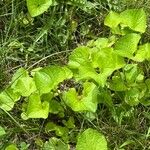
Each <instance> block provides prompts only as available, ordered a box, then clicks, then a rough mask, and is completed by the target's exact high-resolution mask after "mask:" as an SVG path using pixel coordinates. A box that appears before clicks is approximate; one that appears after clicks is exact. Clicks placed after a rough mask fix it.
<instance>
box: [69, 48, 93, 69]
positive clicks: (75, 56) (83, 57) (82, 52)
mask: <svg viewBox="0 0 150 150" xmlns="http://www.w3.org/2000/svg"><path fill="white" fill-rule="evenodd" d="M89 51H90V48H88V47H86V46H80V47H78V48H76V49H75V50H74V51H73V52H72V53H71V55H70V57H69V62H68V65H69V67H70V68H73V69H76V68H78V67H80V66H81V65H83V64H84V63H85V62H87V61H88V60H89V57H90V54H89Z"/></svg>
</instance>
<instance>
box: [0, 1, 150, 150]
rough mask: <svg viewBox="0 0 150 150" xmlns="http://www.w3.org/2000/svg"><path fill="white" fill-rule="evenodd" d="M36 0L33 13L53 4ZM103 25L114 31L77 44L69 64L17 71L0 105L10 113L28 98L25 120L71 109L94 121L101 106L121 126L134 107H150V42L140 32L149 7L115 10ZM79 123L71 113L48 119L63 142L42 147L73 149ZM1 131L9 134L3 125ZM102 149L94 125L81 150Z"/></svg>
mask: <svg viewBox="0 0 150 150" xmlns="http://www.w3.org/2000/svg"><path fill="white" fill-rule="evenodd" d="M37 2H39V1H31V0H27V5H28V9H29V12H30V14H31V16H37V15H39V14H41V13H43V12H44V11H45V10H46V9H48V7H49V6H50V5H52V4H53V3H52V2H53V1H50V0H47V1H46V0H45V1H42V3H43V2H44V3H45V5H41V4H38V3H37ZM40 5H41V6H40ZM39 7H40V8H39ZM37 8H38V12H37ZM104 24H105V25H106V26H108V27H110V29H111V32H112V35H111V36H110V37H108V38H106V37H104V38H98V39H96V40H91V41H89V42H88V43H87V44H86V45H85V46H79V47H77V48H76V49H74V50H73V52H72V53H71V55H70V56H69V59H68V63H67V64H66V65H65V66H58V65H51V66H47V67H43V68H35V69H33V70H31V71H28V69H24V68H20V69H18V70H17V72H16V73H15V74H14V75H13V77H12V80H11V82H10V85H9V86H8V87H7V88H6V89H5V90H4V91H2V92H1V93H0V108H1V109H2V110H4V111H5V112H7V111H11V110H12V109H13V108H14V106H15V103H17V101H19V100H23V101H22V113H21V117H22V119H24V120H27V119H32V118H43V119H46V118H48V116H49V115H50V114H54V115H57V116H59V117H60V118H61V117H62V118H64V117H65V114H66V111H67V110H68V108H70V109H71V110H73V111H74V112H75V113H81V114H83V115H85V116H88V118H89V119H90V120H94V119H95V118H94V114H95V113H96V111H97V110H98V109H99V107H98V106H99V105H101V104H102V105H105V106H106V107H108V108H109V110H110V112H111V114H112V117H113V118H114V120H115V121H116V122H117V123H118V124H121V123H122V121H123V120H124V118H125V117H128V116H129V114H132V112H133V110H134V106H137V105H139V104H142V105H144V106H149V105H150V101H149V97H150V78H149V76H147V75H145V74H144V71H143V68H142V63H143V62H145V61H149V60H150V43H144V44H143V43H142V42H141V34H142V33H144V32H145V30H146V14H145V12H144V10H143V9H128V10H125V11H123V12H121V13H116V12H113V11H111V12H110V13H109V14H108V15H107V16H106V18H105V21H104ZM91 116H92V117H91ZM74 127H75V120H74V118H73V117H71V116H70V118H69V120H68V121H64V122H63V126H61V125H56V124H55V123H54V122H49V123H47V124H46V131H47V132H52V131H53V132H55V134H56V135H57V136H58V137H61V139H62V140H63V141H61V140H60V139H57V138H56V137H54V138H51V139H50V140H49V141H47V142H46V143H45V144H44V147H43V149H44V150H48V149H53V147H52V145H53V146H54V145H55V147H57V149H58V150H59V149H62V150H63V149H64V150H67V149H69V148H70V146H69V142H70V141H69V133H70V131H71V130H72V129H73V128H74ZM1 132H2V134H4V131H3V129H1ZM89 141H90V142H89ZM98 141H99V142H98ZM66 143H67V144H66ZM100 148H101V150H105V149H107V142H106V139H105V137H104V136H103V135H102V134H100V133H99V132H98V131H96V130H94V129H91V128H89V129H87V130H86V131H84V132H83V133H82V134H81V135H80V136H79V137H78V141H77V146H76V149H77V150H85V149H88V150H92V149H94V150H96V149H97V150H99V149H100Z"/></svg>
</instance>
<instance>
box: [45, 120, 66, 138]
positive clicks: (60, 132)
mask: <svg viewBox="0 0 150 150" xmlns="http://www.w3.org/2000/svg"><path fill="white" fill-rule="evenodd" d="M45 130H46V132H51V131H55V133H56V135H57V136H65V135H66V134H68V132H69V131H68V129H67V128H66V127H62V126H59V125H56V124H55V123H53V122H48V123H47V124H46V127H45Z"/></svg>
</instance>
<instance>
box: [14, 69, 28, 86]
mask: <svg viewBox="0 0 150 150" xmlns="http://www.w3.org/2000/svg"><path fill="white" fill-rule="evenodd" d="M23 77H28V71H27V70H25V69H24V68H19V69H18V70H17V71H16V73H15V74H14V75H13V77H12V81H11V84H13V85H15V84H16V83H17V81H18V79H20V78H23Z"/></svg>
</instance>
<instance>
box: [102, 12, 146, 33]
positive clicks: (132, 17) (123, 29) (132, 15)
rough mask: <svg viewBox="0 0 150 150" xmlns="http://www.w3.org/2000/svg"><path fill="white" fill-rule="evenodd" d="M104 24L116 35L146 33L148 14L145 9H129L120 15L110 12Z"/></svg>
mask: <svg viewBox="0 0 150 150" xmlns="http://www.w3.org/2000/svg"><path fill="white" fill-rule="evenodd" d="M104 24H105V25H106V26H108V27H110V28H111V29H112V32H113V33H114V34H126V33H131V32H133V31H136V32H140V33H144V32H145V30H146V14H145V12H144V10H143V9H127V10H125V11H123V12H122V13H120V14H119V13H116V12H113V11H110V13H109V14H108V15H107V16H106V18H105V21H104ZM119 25H120V26H119ZM132 30H133V31H132Z"/></svg>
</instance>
